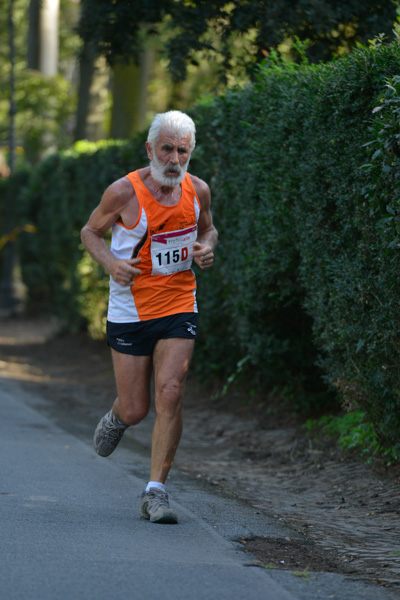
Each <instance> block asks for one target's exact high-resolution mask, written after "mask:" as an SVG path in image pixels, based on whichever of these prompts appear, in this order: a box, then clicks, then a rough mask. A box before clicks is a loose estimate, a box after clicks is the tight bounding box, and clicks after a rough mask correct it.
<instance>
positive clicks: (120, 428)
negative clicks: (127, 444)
mask: <svg viewBox="0 0 400 600" xmlns="http://www.w3.org/2000/svg"><path fill="white" fill-rule="evenodd" d="M126 429H128V427H127V426H124V425H118V424H117V423H115V422H114V419H113V412H112V409H111V410H110V411H109V412H108V413H107V414H106V415H104V417H103V418H102V419H100V421H99V424H98V425H97V427H96V431H95V432H94V438H93V442H94V449H95V450H96V452H97V454H99V455H100V456H110V454H111V453H112V452H114V450H115V448H116V447H117V446H118V444H119V442H120V440H121V438H122V436H123V435H124V431H125V430H126Z"/></svg>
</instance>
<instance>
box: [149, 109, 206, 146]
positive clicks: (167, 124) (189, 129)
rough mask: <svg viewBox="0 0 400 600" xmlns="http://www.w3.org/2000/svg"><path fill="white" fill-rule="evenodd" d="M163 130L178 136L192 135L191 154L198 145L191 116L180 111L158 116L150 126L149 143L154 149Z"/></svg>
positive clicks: (170, 111) (171, 111)
mask: <svg viewBox="0 0 400 600" xmlns="http://www.w3.org/2000/svg"><path fill="white" fill-rule="evenodd" d="M162 129H165V130H167V131H168V132H171V133H174V134H175V135H178V136H182V137H183V136H186V135H187V134H188V133H190V146H189V147H190V152H192V150H193V149H194V147H195V145H196V126H195V124H194V122H193V120H192V119H191V118H190V117H189V115H187V114H185V113H183V112H181V111H180V110H169V111H168V112H165V113H159V114H157V115H156V116H155V117H154V119H153V122H152V124H151V126H150V129H149V133H148V136H147V141H148V142H149V144H150V146H151V147H152V148H153V149H154V146H155V144H156V143H157V140H158V137H159V135H160V132H161V130H162Z"/></svg>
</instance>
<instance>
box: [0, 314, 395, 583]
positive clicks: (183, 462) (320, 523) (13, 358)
mask: <svg viewBox="0 0 400 600" xmlns="http://www.w3.org/2000/svg"><path fill="white" fill-rule="evenodd" d="M54 330H55V324H54V323H48V322H44V321H40V320H27V319H24V318H13V319H7V320H6V319H0V376H1V377H7V378H13V379H17V380H19V381H21V382H22V384H23V385H24V386H26V387H28V388H29V389H30V390H32V391H36V392H40V393H41V394H43V395H44V396H45V397H46V398H48V399H49V400H51V401H53V402H56V403H57V404H59V405H63V406H65V407H66V408H67V409H68V410H73V411H75V412H76V414H77V416H79V415H81V416H82V418H85V419H90V420H92V421H93V423H94V425H95V424H96V423H97V420H98V418H99V416H101V414H102V412H103V411H104V412H105V410H108V408H109V405H110V399H112V398H113V396H114V381H113V375H112V366H111V361H110V356H109V352H108V348H107V347H106V344H105V343H104V342H95V341H92V340H89V339H87V338H86V337H85V336H83V335H75V336H73V335H68V336H67V335H64V336H56V337H52V334H53V333H54ZM151 423H152V422H151V419H149V420H148V421H147V423H146V424H144V425H143V427H142V426H139V428H138V430H137V431H135V432H133V431H132V432H131V431H129V435H133V436H135V437H136V438H137V439H138V441H139V442H141V443H143V444H147V445H148V444H149V440H150V435H149V434H150V430H151ZM301 425H302V423H301V420H296V419H295V418H293V417H290V416H288V415H286V414H285V413H284V412H280V411H279V410H278V411H276V412H275V413H274V415H273V417H271V416H269V417H267V414H266V410H265V404H262V405H253V406H251V407H249V406H247V407H246V406H244V405H243V404H240V403H238V402H237V401H235V402H233V400H232V399H231V398H229V397H225V398H224V402H216V401H211V400H210V398H209V394H206V393H205V392H204V391H201V390H199V389H198V388H197V387H196V385H195V382H194V381H190V382H189V385H188V389H187V394H186V400H185V411H184V435H183V438H182V442H181V446H180V448H179V451H178V454H177V459H176V467H178V468H179V469H181V470H182V471H184V472H186V473H190V474H192V475H195V476H198V477H202V478H204V479H206V480H207V481H209V482H210V483H211V484H213V485H217V486H219V487H220V488H221V489H222V490H224V491H225V492H226V493H232V494H235V495H236V496H238V497H240V498H242V499H243V500H245V501H247V502H249V503H250V504H251V505H252V506H253V507H254V509H255V510H256V511H259V512H261V513H262V512H266V513H268V514H270V515H273V516H275V517H276V519H279V520H280V521H282V522H283V523H285V524H287V525H289V526H290V527H291V528H292V529H293V530H294V535H293V537H292V538H287V539H286V540H285V541H284V542H282V540H271V539H268V540H266V539H263V538H258V539H255V540H242V544H243V547H244V548H245V549H246V550H248V551H251V552H253V553H256V554H257V555H258V557H259V559H260V560H261V561H262V563H263V564H265V565H267V566H269V567H272V568H285V569H292V570H293V569H294V570H298V571H300V572H301V573H307V572H308V570H309V571H313V570H321V571H336V572H342V573H347V574H349V573H350V574H353V575H354V576H361V577H363V578H367V579H369V580H371V581H374V582H378V583H379V584H381V585H389V586H390V587H392V588H393V589H394V590H399V591H400V525H399V515H400V495H399V488H400V485H399V483H400V470H399V468H391V469H390V470H385V469H383V468H382V467H381V468H379V469H378V468H375V469H371V468H370V467H367V466H366V465H365V464H363V463H362V462H359V461H357V460H354V459H350V458H348V457H345V456H344V455H343V454H342V453H341V452H340V451H339V450H338V449H337V448H336V447H334V446H333V445H332V444H328V443H323V444H320V445H316V443H315V441H312V440H310V439H309V438H308V434H307V433H306V431H305V430H304V429H302V427H301Z"/></svg>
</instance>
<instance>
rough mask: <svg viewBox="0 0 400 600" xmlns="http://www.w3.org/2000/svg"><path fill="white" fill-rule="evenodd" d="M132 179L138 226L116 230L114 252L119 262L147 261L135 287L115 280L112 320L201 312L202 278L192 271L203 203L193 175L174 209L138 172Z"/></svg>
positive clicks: (117, 226)
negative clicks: (198, 294) (154, 193)
mask: <svg viewBox="0 0 400 600" xmlns="http://www.w3.org/2000/svg"><path fill="white" fill-rule="evenodd" d="M126 177H127V178H128V179H129V181H130V182H131V184H132V186H133V188H134V190H135V193H136V196H137V199H138V202H139V206H140V212H139V218H138V221H137V222H136V223H135V225H133V227H125V226H124V225H123V224H122V223H121V222H119V221H118V222H117V223H115V224H114V226H113V230H112V240H111V252H113V254H114V255H115V256H117V258H141V259H142V260H141V262H140V264H138V268H139V269H140V270H141V271H142V273H141V275H139V276H137V277H135V283H134V285H133V286H132V287H124V286H120V285H119V284H117V283H116V282H115V281H114V280H113V279H112V278H110V300H109V308H108V320H109V321H111V322H118V323H122V322H135V321H147V320H149V319H155V318H158V317H163V316H168V315H174V314H177V313H182V312H197V305H196V279H195V275H194V273H193V271H192V268H191V267H192V260H193V243H194V242H195V241H196V238H197V221H198V218H199V214H200V203H199V199H198V197H197V194H196V192H195V190H194V187H193V184H192V181H191V178H190V175H189V174H188V173H186V176H185V178H184V180H183V181H182V183H181V190H182V193H181V198H180V200H179V202H178V203H177V204H176V205H174V206H164V205H163V204H160V202H158V201H157V200H156V199H155V198H154V197H153V196H152V195H151V193H150V191H149V190H148V189H147V187H146V186H145V185H144V183H143V181H142V180H141V178H140V176H139V173H138V171H134V172H133V173H129V174H128V175H126Z"/></svg>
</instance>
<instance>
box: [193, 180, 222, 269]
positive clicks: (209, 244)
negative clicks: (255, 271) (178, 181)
mask: <svg viewBox="0 0 400 600" xmlns="http://www.w3.org/2000/svg"><path fill="white" fill-rule="evenodd" d="M192 183H193V186H194V189H195V190H196V193H197V196H198V198H199V201H200V216H199V221H198V223H197V231H198V233H197V241H196V242H195V243H194V245H193V259H194V261H195V263H196V264H197V265H198V266H199V267H200V268H201V269H209V268H210V267H212V265H213V262H214V252H213V250H214V248H215V246H216V244H217V239H218V232H217V230H216V229H215V227H214V223H213V220H212V214H211V194H210V188H209V187H208V185H207V184H206V183H205V182H204V181H202V180H201V179H199V178H198V177H194V176H192Z"/></svg>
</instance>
